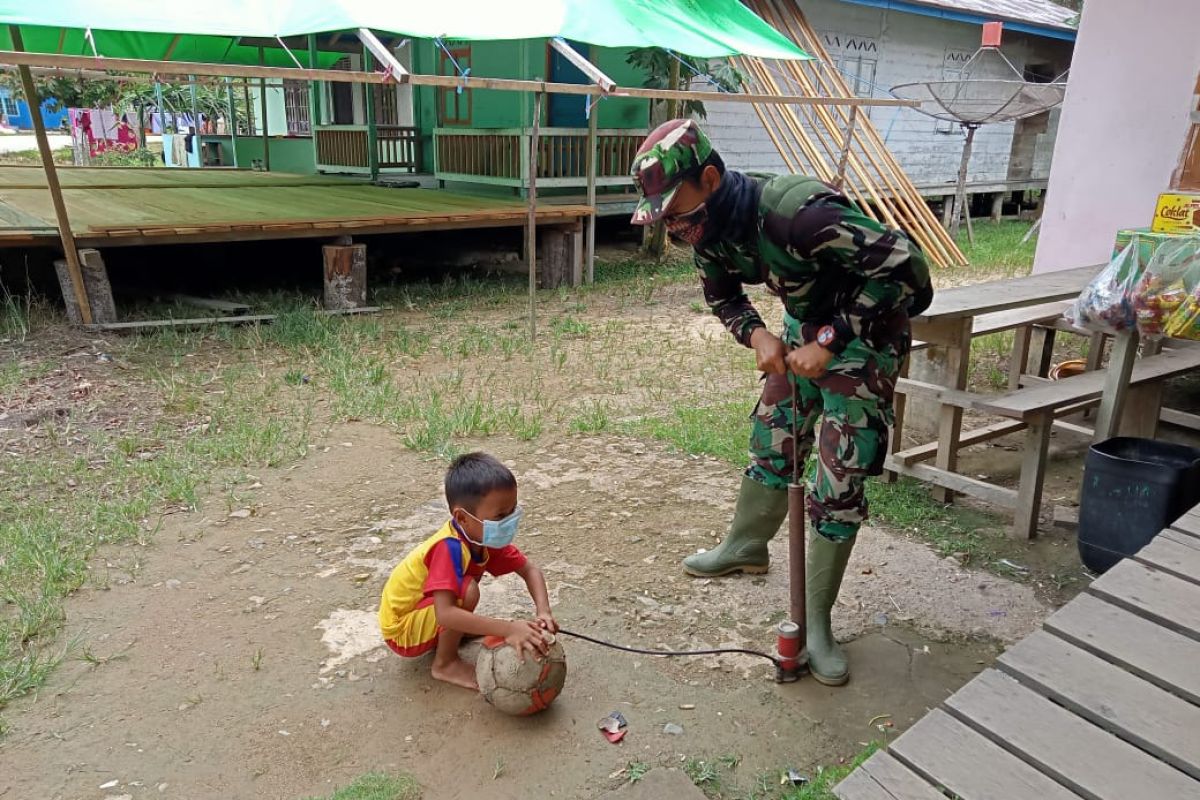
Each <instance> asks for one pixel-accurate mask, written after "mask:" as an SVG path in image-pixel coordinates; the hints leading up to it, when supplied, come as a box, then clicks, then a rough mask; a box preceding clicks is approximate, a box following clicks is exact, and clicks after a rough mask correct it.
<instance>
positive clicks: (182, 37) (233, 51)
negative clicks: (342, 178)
mask: <svg viewBox="0 0 1200 800" xmlns="http://www.w3.org/2000/svg"><path fill="white" fill-rule="evenodd" d="M10 25H18V26H20V30H21V36H22V38H23V39H24V44H25V49H26V50H28V51H30V52H36V53H57V54H63V55H82V56H92V55H100V56H103V57H107V58H138V59H150V60H155V61H167V60H170V61H192V62H209V63H233V64H257V63H258V62H259V48H258V44H259V43H261V41H262V40H264V39H266V40H274V39H275V38H276V37H282V38H286V37H294V36H306V35H308V34H327V33H333V32H337V31H355V30H357V29H358V28H369V29H371V30H373V31H375V32H376V33H381V34H384V33H386V34H394V35H397V36H408V37H413V38H419V39H433V38H442V39H459V40H476V41H486V40H509V39H543V38H550V37H554V36H561V37H563V38H566V39H573V40H575V41H580V42H586V43H588V44H593V45H599V46H601V47H662V48H666V49H669V50H674V51H676V52H679V53H684V54H687V55H690V56H696V57H699V58H714V57H719V56H731V55H748V56H757V57H760V58H778V59H805V58H810V56H809V55H808V54H807V53H805V52H804V51H803V50H801V49H800V48H799V47H797V46H796V45H795V44H794V43H793V42H791V41H790V40H789V39H787V38H786V37H785V36H783V35H782V34H780V33H779V32H778V31H776V30H775V29H774V28H772V27H771V26H770V25H768V24H767V23H766V22H764V21H763V20H761V19H760V18H759V17H757V16H755V14H754V13H753V12H752V11H750V10H749V9H748V8H746V7H745V6H743V5H742V4H741V3H740V2H738V0H509V2H504V0H445V2H438V3H433V2H429V0H205V2H203V3H189V2H182V3H170V2H151V0H102V2H96V0H0V26H3V27H2V28H0V49H8V50H11V49H14V48H13V46H12V37H11V35H10V33H9V28H8V26H10ZM245 39H255V40H258V41H256V42H255V44H253V45H250V44H247V43H246V42H245V41H244V40H245ZM298 55H300V58H301V59H302V60H303V59H304V58H305V56H304V55H303V54H298ZM265 58H266V63H267V64H268V65H269V66H293V65H294V64H293V62H292V60H291V57H290V56H289V55H288V54H287V53H286V52H284V51H283V50H282V49H280V48H269V49H267V51H266V52H265ZM337 58H338V55H337V54H335V53H323V54H321V56H320V59H319V64H318V66H323V67H327V66H330V65H331V64H332V62H334V61H335V60H337ZM306 66H307V64H306Z"/></svg>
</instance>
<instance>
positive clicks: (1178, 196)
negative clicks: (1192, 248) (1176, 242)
mask: <svg viewBox="0 0 1200 800" xmlns="http://www.w3.org/2000/svg"><path fill="white" fill-rule="evenodd" d="M1151 230H1153V231H1154V232H1155V233H1194V232H1196V231H1198V230H1200V192H1164V193H1162V194H1160V195H1159V196H1158V205H1157V206H1155V208H1154V224H1153V225H1152V226H1151Z"/></svg>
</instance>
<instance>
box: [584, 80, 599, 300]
mask: <svg viewBox="0 0 1200 800" xmlns="http://www.w3.org/2000/svg"><path fill="white" fill-rule="evenodd" d="M588 100H589V102H590V98H588ZM599 116H600V106H599V102H598V101H597V104H596V105H593V106H591V108H590V109H589V110H588V137H587V204H588V205H589V206H591V207H592V214H591V216H590V217H588V221H587V263H586V265H585V267H584V282H585V283H593V282H594V281H595V280H596V213H597V212H596V166H597V165H596V158H597V156H598V153H597V152H596V127H597V125H598V121H597V118H598V117H599Z"/></svg>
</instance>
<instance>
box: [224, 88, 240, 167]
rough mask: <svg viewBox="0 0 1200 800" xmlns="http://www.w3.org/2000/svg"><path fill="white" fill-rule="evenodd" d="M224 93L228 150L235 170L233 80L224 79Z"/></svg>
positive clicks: (235, 118) (235, 140)
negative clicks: (227, 99)
mask: <svg viewBox="0 0 1200 800" xmlns="http://www.w3.org/2000/svg"><path fill="white" fill-rule="evenodd" d="M225 92H226V94H227V95H228V96H229V149H230V150H232V151H233V167H234V169H237V167H238V153H237V104H236V103H234V102H233V78H226V79H225Z"/></svg>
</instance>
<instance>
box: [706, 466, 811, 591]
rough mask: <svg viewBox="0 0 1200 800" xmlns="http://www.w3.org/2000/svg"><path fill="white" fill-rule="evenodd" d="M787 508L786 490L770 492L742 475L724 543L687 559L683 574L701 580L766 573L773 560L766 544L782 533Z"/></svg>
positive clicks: (769, 489)
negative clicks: (720, 576)
mask: <svg viewBox="0 0 1200 800" xmlns="http://www.w3.org/2000/svg"><path fill="white" fill-rule="evenodd" d="M787 506H788V500H787V489H771V488H769V487H766V486H763V485H762V484H761V483H759V482H758V481H756V480H754V479H753V478H748V477H745V476H743V477H742V488H741V489H740V490H739V491H738V499H737V508H736V509H735V510H734V512H733V522H732V524H730V526H729V533H728V534H726V536H725V539H724V541H722V542H721V543H720V544H719V545H717V546H716V547H714V548H713V549H712V550H709V551H708V552H706V553H696V554H695V555H690V556H688V557H687V558H685V559H684V560H683V571H684V572H686V573H687V574H689V575H695V576H696V577H698V578H715V577H717V576H718V575H728V574H729V573H731V572H746V573H750V574H755V575H757V574H761V573H764V572H766V571H767V567H768V565H769V564H770V561H771V559H770V556H768V555H767V542H769V541H771V538H772V537H773V536H774V535H775V534H776V532H778V531H779V525H780V523H782V522H783V520H784V518H785V517H786V516H787Z"/></svg>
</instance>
